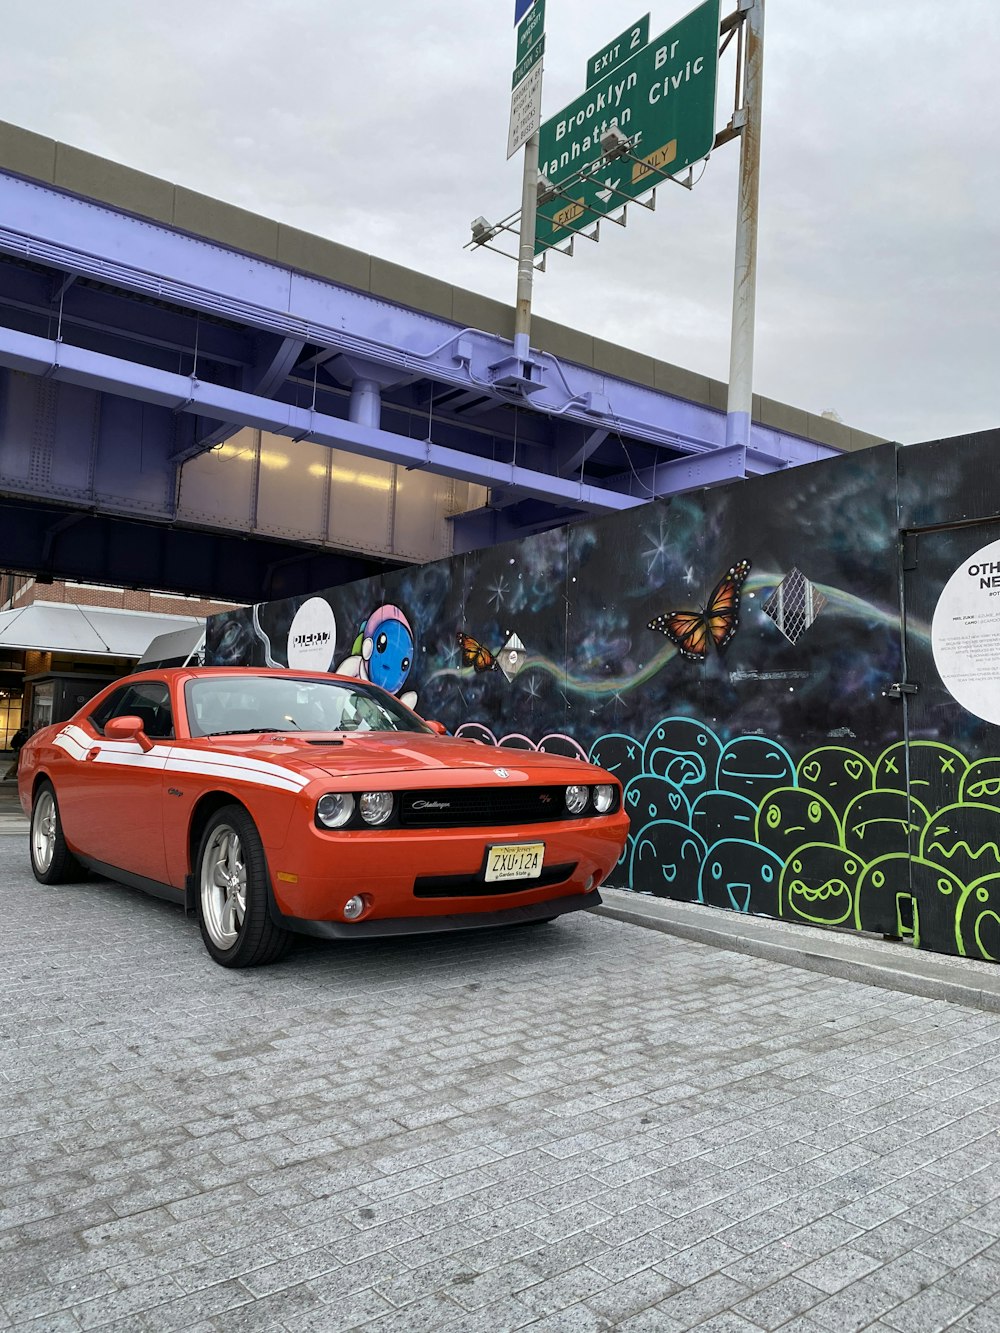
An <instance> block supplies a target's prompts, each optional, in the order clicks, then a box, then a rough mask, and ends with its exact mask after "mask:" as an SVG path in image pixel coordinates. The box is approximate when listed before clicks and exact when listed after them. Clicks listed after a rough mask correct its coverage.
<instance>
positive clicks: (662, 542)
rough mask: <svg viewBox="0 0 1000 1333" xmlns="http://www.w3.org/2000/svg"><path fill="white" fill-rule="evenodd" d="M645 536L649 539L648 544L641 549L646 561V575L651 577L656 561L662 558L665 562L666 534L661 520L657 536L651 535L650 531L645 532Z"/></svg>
mask: <svg viewBox="0 0 1000 1333" xmlns="http://www.w3.org/2000/svg"><path fill="white" fill-rule="evenodd" d="M646 537H647V539H648V540H649V542H650V545H649V547H648V549H647V550H645V551H643V553H642V554H643V556H644V557H645V559H646V561H647V562H648V563H647V565H646V574H647V577H652V574H653V571H654V570H655V568H656V566H657V562H658V561H661V560H662V561H663V562H664V564H666V559H667V534H666V531H665V529H664V526H663V523H662V521H661V523H660V532H659V536H658V537H653V536H652V535H651V534H650V533H648V532H647V533H646Z"/></svg>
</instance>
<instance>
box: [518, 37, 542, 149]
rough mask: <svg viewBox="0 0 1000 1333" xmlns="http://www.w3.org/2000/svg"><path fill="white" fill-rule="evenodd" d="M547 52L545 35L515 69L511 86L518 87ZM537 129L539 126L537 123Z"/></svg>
mask: <svg viewBox="0 0 1000 1333" xmlns="http://www.w3.org/2000/svg"><path fill="white" fill-rule="evenodd" d="M544 54H545V37H544V36H543V37H542V40H541V41H540V42H536V43H535V44H534V46H533V47H532V48H531V50H530V51H529V52H528V54H527V55H526V56H525V57H524V59H523V60H522V61H521V62H520V64H518V65H517V66H516V67H515V69H514V76H513V78H512V79H511V81H510V86H511V87H512V88H516V87H517V85H518V84H519V83H520V82H521V80H522V79H523V78H525V77H526V76H527V73H528V70H530V69H531V67H532V65H537V64H538V62H539V60H541V58H542V56H543V55H544ZM535 128H536V129H537V128H538V126H537V125H536V126H535Z"/></svg>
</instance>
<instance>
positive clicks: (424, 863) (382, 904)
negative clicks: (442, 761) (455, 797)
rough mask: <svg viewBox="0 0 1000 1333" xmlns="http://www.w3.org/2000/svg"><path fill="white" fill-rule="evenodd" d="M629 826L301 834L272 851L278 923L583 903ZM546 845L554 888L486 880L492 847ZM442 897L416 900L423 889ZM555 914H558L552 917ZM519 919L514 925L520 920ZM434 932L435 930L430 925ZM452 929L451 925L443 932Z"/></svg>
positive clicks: (622, 822) (585, 822)
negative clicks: (348, 911) (360, 912)
mask: <svg viewBox="0 0 1000 1333" xmlns="http://www.w3.org/2000/svg"><path fill="white" fill-rule="evenodd" d="M627 831H628V818H627V816H625V815H624V814H615V815H611V816H607V817H599V818H593V819H580V820H576V821H559V822H554V823H550V824H533V825H518V826H512V827H509V828H503V829H490V830H484V829H481V828H480V829H446V830H444V829H442V830H433V829H422V830H399V829H385V830H383V831H379V830H374V829H373V830H370V831H369V830H364V831H361V830H356V831H355V830H352V831H345V832H343V833H338V832H327V831H324V830H319V829H316V828H315V827H314V826H313V827H309V828H307V829H304V830H303V829H298V830H296V831H295V834H294V836H292V837H290V838H289V840H288V842H287V843H286V845H285V846H284V847H280V848H271V847H269V848H266V852H267V857H268V868H269V870H270V878H271V886H272V890H273V893H274V902H275V906H276V909H277V911H278V912H279V913H280V914H281V917H290V918H292V919H293V920H296V921H303V920H304V921H319V922H328V923H336V924H339V925H344V926H348V927H349V930H350V933H351V934H352V935H353V934H357V927H358V926H359V925H361V924H373V923H374V922H375V921H376V920H378V921H398V920H406V921H409V920H411V919H417V918H424V917H427V918H432V917H433V918H436V917H442V918H449V917H465V916H473V915H474V916H480V915H481V916H482V917H483V919H484V920H488V919H490V918H491V917H493V916H494V915H495V914H496V913H498V912H504V911H507V910H514V911H517V910H519V909H521V908H522V907H529V906H531V907H534V906H537V905H538V904H539V903H546V904H548V903H553V902H557V901H559V900H561V899H563V898H566V899H568V900H569V901H570V902H579V901H580V899H582V898H583V897H584V896H585V895H586V894H587V893H589V892H590V891H591V890H592V889H596V888H598V887H599V886H600V885H601V884H602V883H603V882H604V880H605V879H606V878H607V876H608V875H609V874H610V872H611V870H612V869H613V868H614V866H615V865H616V864H617V862H618V857H619V855H620V853H621V849H622V846H623V844H624V842H625V837H626V834H627ZM536 842H543V843H544V844H545V860H544V867H543V868H544V870H546V871H553V872H554V871H556V870H557V869H560V868H563V867H565V869H566V873H565V875H562V876H560V878H559V879H558V880H555V881H550V882H549V883H548V884H546V883H544V882H541V883H537V884H527V883H524V882H523V881H522V882H519V883H518V884H517V885H516V886H514V885H513V884H509V885H508V884H505V883H504V882H503V881H501V882H497V883H496V884H495V885H493V886H492V891H490V889H489V888H487V887H486V885H485V884H484V883H482V882H481V879H482V875H481V872H482V870H483V866H484V860H485V857H486V852H487V849H488V848H489V847H490V846H495V845H498V844H508V843H510V844H517V843H536ZM453 876H454V877H456V878H457V880H459V881H460V880H463V879H464V880H465V881H466V882H469V881H480V882H478V883H477V884H476V885H475V887H472V886H471V885H470V887H469V890H468V891H464V892H463V891H461V889H460V888H459V891H456V892H455V893H454V894H450V893H448V892H447V881H448V879H449V878H450V877H453ZM427 880H431V881H435V882H436V884H437V888H436V889H433V888H432V889H430V891H429V892H419V891H418V882H421V881H423V882H426V881H427ZM355 894H360V895H364V896H366V897H367V898H368V899H369V900H370V902H371V907H370V909H369V911H368V912H366V914H365V915H364V916H363V917H362V918H361V921H360V922H347V921H345V919H344V916H343V905H344V903H345V902H346V901H347V899H348V898H350V897H351V896H352V895H355ZM549 914H550V915H551V914H552V913H549ZM514 919H517V918H514ZM429 928H430V929H433V927H429ZM444 928H445V929H447V928H448V927H444Z"/></svg>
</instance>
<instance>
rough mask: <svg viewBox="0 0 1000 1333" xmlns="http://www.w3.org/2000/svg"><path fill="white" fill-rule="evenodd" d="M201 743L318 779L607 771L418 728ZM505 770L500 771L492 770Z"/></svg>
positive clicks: (455, 780)
mask: <svg viewBox="0 0 1000 1333" xmlns="http://www.w3.org/2000/svg"><path fill="white" fill-rule="evenodd" d="M200 744H201V745H207V746H211V748H212V749H213V750H214V751H216V752H218V751H219V750H225V751H230V752H233V753H237V754H241V755H246V756H247V757H250V758H253V759H260V760H263V761H265V762H266V763H269V764H278V765H280V766H281V767H283V768H290V769H294V770H295V771H296V772H299V773H301V774H302V775H303V776H304V777H308V778H310V779H311V780H312V779H318V778H321V777H323V776H329V777H334V778H344V777H354V776H355V775H358V776H361V775H365V776H372V777H379V778H383V777H384V778H387V779H388V778H389V777H390V776H391V775H392V774H408V775H411V776H413V777H416V776H417V775H422V776H423V779H424V781H423V782H421V783H420V784H418V785H434V784H440V783H441V782H447V783H448V784H449V785H454V786H461V785H465V784H469V785H472V784H481V783H482V782H484V781H488V782H506V781H514V782H517V781H521V782H532V781H533V782H539V781H543V782H551V783H553V784H556V783H563V782H566V783H570V782H581V781H583V782H586V781H590V782H598V781H600V780H601V779H602V778H603V779H604V780H605V781H607V780H608V778H607V775H606V774H605V773H604V772H603V771H602V770H601V769H599V768H595V767H594V765H592V764H586V763H582V762H581V761H580V760H577V759H567V758H564V757H563V756H561V755H551V754H542V753H536V752H535V751H531V750H513V749H507V748H506V747H503V748H500V747H495V746H492V745H480V744H479V743H477V742H476V741H465V740H455V739H454V738H452V737H450V736H430V735H425V734H422V733H405V734H401V733H398V732H373V733H357V732H350V733H347V734H343V735H338V736H336V737H326V736H323V735H322V734H321V733H315V734H313V735H311V736H310V735H302V736H300V735H295V736H289V737H282V738H276V737H274V736H267V737H266V738H264V737H261V736H259V735H257V736H225V737H221V736H220V737H216V738H211V739H206V740H205V741H202V742H200ZM498 769H503V770H505V776H502V775H501V774H499V773H498V772H497V770H498Z"/></svg>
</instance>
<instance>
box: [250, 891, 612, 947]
mask: <svg viewBox="0 0 1000 1333" xmlns="http://www.w3.org/2000/svg"><path fill="white" fill-rule="evenodd" d="M601 901H602V899H601V895H600V894H599V893H598V891H597V890H596V889H593V890H591V892H590V893H577V894H574V895H573V896H572V897H562V898H550V899H548V900H547V901H545V902H540V903H522V904H520V905H519V906H517V907H501V908H498V909H494V910H493V911H487V912H460V913H453V914H450V915H448V916H403V917H383V918H378V917H374V918H369V919H368V920H366V921H308V920H306V919H305V918H304V917H296V916H284V915H283V914H282V913H281V912H279V911H278V909H277V907H275V906H274V905H273V903H272V911H271V915H272V917H273V919H274V921H275V923H276V924H277V925H279V926H283V927H284V929H285V930H291V931H295V932H296V933H297V934H299V935H313V936H315V937H316V938H317V939H321V940H362V939H374V938H377V937H378V936H384V935H426V934H431V933H436V932H441V931H451V930H481V929H483V928H484V927H487V926H521V925H525V924H526V923H527V922H529V921H550V920H551V919H552V918H553V917H556V916H563V915H564V914H565V913H566V912H579V911H582V910H583V909H584V908H590V907H600V905H601Z"/></svg>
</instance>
